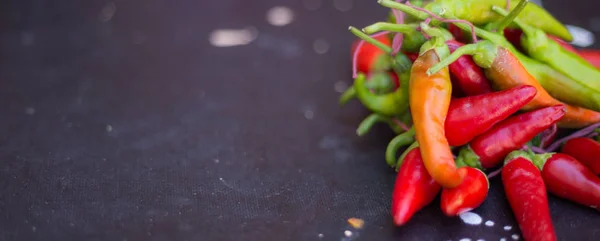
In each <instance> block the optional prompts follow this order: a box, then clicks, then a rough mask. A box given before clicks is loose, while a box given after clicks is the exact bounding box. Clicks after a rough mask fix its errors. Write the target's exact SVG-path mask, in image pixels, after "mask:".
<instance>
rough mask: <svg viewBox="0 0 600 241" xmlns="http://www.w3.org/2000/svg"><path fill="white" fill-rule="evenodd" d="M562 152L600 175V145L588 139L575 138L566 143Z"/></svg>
mask: <svg viewBox="0 0 600 241" xmlns="http://www.w3.org/2000/svg"><path fill="white" fill-rule="evenodd" d="M561 152H562V153H565V154H568V155H570V156H572V157H574V158H575V159H577V160H578V161H579V162H581V163H582V164H583V165H585V166H587V167H588V168H589V169H590V170H591V171H592V172H593V173H594V174H596V175H600V143H598V142H596V141H594V140H593V139H590V138H586V137H578V138H573V139H571V140H568V141H567V142H565V145H563V147H562V150H561Z"/></svg>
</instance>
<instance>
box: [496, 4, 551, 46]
mask: <svg viewBox="0 0 600 241" xmlns="http://www.w3.org/2000/svg"><path fill="white" fill-rule="evenodd" d="M492 11H494V12H496V13H498V14H500V15H502V16H505V18H508V16H510V14H512V12H510V13H509V12H507V11H506V10H504V9H503V8H500V7H498V6H492ZM513 11H514V10H513ZM512 22H514V23H515V24H516V25H517V26H519V28H520V29H521V30H522V31H523V33H524V34H525V35H527V37H528V38H530V39H531V40H532V41H527V42H525V43H524V44H529V45H531V47H532V48H536V47H539V46H545V45H547V42H548V41H550V40H549V38H548V35H546V33H545V32H544V31H542V30H539V29H536V28H534V27H531V26H529V25H527V24H525V23H523V22H522V21H521V20H519V19H518V18H514V19H512ZM522 44H523V42H522Z"/></svg>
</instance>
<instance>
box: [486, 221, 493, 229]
mask: <svg viewBox="0 0 600 241" xmlns="http://www.w3.org/2000/svg"><path fill="white" fill-rule="evenodd" d="M485 226H488V227H493V226H494V221H492V220H488V221H485Z"/></svg>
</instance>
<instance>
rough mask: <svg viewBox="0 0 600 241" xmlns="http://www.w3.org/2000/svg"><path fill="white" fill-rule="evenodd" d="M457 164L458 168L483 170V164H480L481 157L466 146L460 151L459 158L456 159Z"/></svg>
mask: <svg viewBox="0 0 600 241" xmlns="http://www.w3.org/2000/svg"><path fill="white" fill-rule="evenodd" d="M456 164H457V167H463V166H469V167H473V168H477V169H479V170H483V167H482V166H481V162H479V156H477V154H476V153H475V152H474V151H473V149H471V147H470V146H465V147H463V148H461V149H460V151H459V153H458V156H457V157H456ZM459 165H460V166H459Z"/></svg>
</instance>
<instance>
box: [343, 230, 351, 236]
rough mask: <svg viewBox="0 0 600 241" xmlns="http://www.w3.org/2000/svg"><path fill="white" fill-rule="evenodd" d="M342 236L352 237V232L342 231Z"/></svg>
mask: <svg viewBox="0 0 600 241" xmlns="http://www.w3.org/2000/svg"><path fill="white" fill-rule="evenodd" d="M344 236H346V237H350V236H352V231H350V230H346V231H344Z"/></svg>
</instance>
